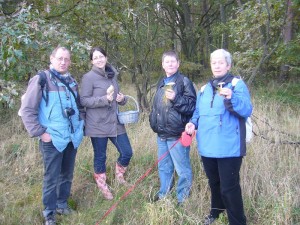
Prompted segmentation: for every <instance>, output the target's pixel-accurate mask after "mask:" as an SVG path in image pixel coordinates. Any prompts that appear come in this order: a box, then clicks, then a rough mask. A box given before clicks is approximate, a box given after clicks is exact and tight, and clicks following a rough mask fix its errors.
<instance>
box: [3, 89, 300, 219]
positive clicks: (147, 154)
mask: <svg viewBox="0 0 300 225" xmlns="http://www.w3.org/2000/svg"><path fill="white" fill-rule="evenodd" d="M122 89H123V90H126V92H127V93H126V94H128V93H133V89H132V88H131V87H129V86H124V87H122ZM124 92H125V91H124ZM132 96H134V95H133V94H132ZM254 106H255V109H254V115H255V117H254V118H253V120H254V132H255V133H257V134H258V135H257V136H255V137H254V139H253V141H252V142H251V143H250V144H249V145H248V154H247V156H246V157H245V159H244V162H243V165H242V170H241V185H242V190H243V196H244V203H245V210H246V215H247V218H248V224H249V225H270V224H274V225H275V224H276V225H281V224H282V225H290V224H300V223H299V221H300V186H299V183H300V175H299V174H300V169H299V161H300V154H299V153H300V150H299V145H295V144H289V143H286V144H282V143H281V142H284V141H297V140H298V141H299V140H300V138H299V134H300V120H299V118H300V115H299V114H300V111H299V109H297V110H292V108H291V107H289V106H288V105H281V104H278V103H276V102H275V101H274V102H272V101H271V100H270V101H268V102H262V101H261V100H258V98H254ZM13 113H15V114H16V112H13ZM0 126H1V130H2V133H1V134H0V140H1V144H0V148H1V149H0V200H1V202H2V204H1V205H0V224H11V225H13V224H42V221H43V219H42V216H41V211H42V207H43V206H42V203H41V185H42V174H43V167H42V161H41V156H40V153H39V150H38V145H37V141H36V140H35V139H30V138H28V135H27V133H26V132H25V130H24V129H23V126H22V124H21V120H20V119H19V118H18V117H17V116H16V115H14V116H11V117H10V119H9V120H6V121H2V123H1V125H0ZM127 131H128V135H129V137H130V141H131V144H132V147H133V149H134V157H133V159H132V161H131V164H130V167H129V169H128V173H127V179H128V181H129V183H130V184H131V185H133V184H134V183H135V182H136V181H137V180H138V179H139V177H140V176H142V175H143V174H144V173H145V172H146V171H147V169H149V168H151V167H152V166H153V165H154V162H155V160H156V159H157V156H156V140H155V134H154V133H153V132H152V130H151V129H150V127H149V124H148V116H147V115H146V114H141V115H140V120H139V123H138V124H131V125H128V126H127ZM191 158H192V167H193V172H194V183H193V188H192V194H191V197H190V198H189V201H188V202H187V203H186V204H185V205H184V207H183V208H177V207H176V203H177V202H176V198H175V193H172V194H171V195H170V196H169V197H168V198H166V199H165V200H163V201H160V202H156V203H152V202H151V198H152V197H153V195H154V194H155V192H156V191H157V190H158V186H159V180H158V175H157V168H156V167H155V168H153V170H152V172H151V173H150V174H149V175H148V176H147V177H146V178H145V179H144V180H143V181H142V182H141V183H139V184H138V185H137V186H136V187H135V189H134V190H133V191H132V192H131V193H130V194H129V195H128V196H127V197H126V198H125V199H124V200H122V201H121V202H120V203H119V204H118V206H117V207H116V208H115V210H113V211H112V212H111V213H110V214H109V215H108V216H107V217H106V218H105V219H104V221H102V223H103V224H124V225H125V224H126V225H127V224H132V225H135V224H136V225H137V224H149V225H158V224H161V225H165V224H170V225H171V224H172V225H173V224H201V220H202V218H203V216H204V215H205V214H206V213H207V212H208V211H209V205H210V202H209V189H208V185H207V179H206V176H205V174H204V172H203V168H202V165H201V161H200V159H199V157H198V153H197V150H196V143H193V146H192V151H191ZM116 159H117V151H116V149H115V148H114V146H112V145H111V144H109V146H108V160H107V168H108V171H107V174H108V182H109V185H110V187H111V189H112V191H113V193H114V195H115V199H114V201H105V200H104V199H103V198H102V196H101V194H100V193H99V191H98V190H97V188H96V185H95V183H94V181H93V178H92V174H93V152H92V146H91V143H90V140H89V139H88V138H85V139H84V141H83V143H82V144H81V146H80V149H79V150H78V155H77V159H76V170H75V178H74V182H73V188H72V196H71V199H70V204H71V206H72V207H73V208H75V209H76V210H77V213H76V214H74V215H72V216H70V217H65V218H63V217H62V218H60V217H59V218H58V219H59V224H65V225H67V224H72V225H73V224H78V225H79V224H81V225H83V224H84V225H93V224H96V222H98V221H100V219H101V218H102V216H103V215H104V214H105V212H106V211H107V210H108V209H109V208H110V207H111V206H112V205H113V204H114V203H116V202H117V201H118V200H119V198H120V197H121V196H122V195H123V194H124V193H125V192H126V191H127V190H128V187H121V186H119V185H118V184H117V183H115V181H114V179H113V178H114V175H113V174H114V164H115V161H116ZM102 223H101V224H102ZM215 224H216V225H220V224H228V222H227V218H226V215H225V216H223V217H222V218H220V219H219V220H218V221H217V222H216V223H215Z"/></svg>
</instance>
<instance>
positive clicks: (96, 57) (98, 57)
mask: <svg viewBox="0 0 300 225" xmlns="http://www.w3.org/2000/svg"><path fill="white" fill-rule="evenodd" d="M104 58H105V56H104V55H100V56H95V57H93V60H97V59H104Z"/></svg>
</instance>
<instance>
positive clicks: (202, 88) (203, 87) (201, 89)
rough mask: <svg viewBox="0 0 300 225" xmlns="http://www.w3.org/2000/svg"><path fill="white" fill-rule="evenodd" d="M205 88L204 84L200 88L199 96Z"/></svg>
mask: <svg viewBox="0 0 300 225" xmlns="http://www.w3.org/2000/svg"><path fill="white" fill-rule="evenodd" d="M205 87H206V84H204V85H203V86H202V87H201V88H200V95H202V93H203V92H204V89H205Z"/></svg>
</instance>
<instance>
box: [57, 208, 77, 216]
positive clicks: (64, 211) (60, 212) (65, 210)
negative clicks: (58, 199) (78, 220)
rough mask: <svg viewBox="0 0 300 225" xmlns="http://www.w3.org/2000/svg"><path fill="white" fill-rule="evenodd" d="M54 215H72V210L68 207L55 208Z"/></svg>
mask: <svg viewBox="0 0 300 225" xmlns="http://www.w3.org/2000/svg"><path fill="white" fill-rule="evenodd" d="M56 213H57V214H58V215H70V214H72V213H74V210H73V209H71V208H70V207H67V208H57V209H56Z"/></svg>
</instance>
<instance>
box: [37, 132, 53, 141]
mask: <svg viewBox="0 0 300 225" xmlns="http://www.w3.org/2000/svg"><path fill="white" fill-rule="evenodd" d="M40 138H41V140H42V141H43V142H50V141H51V140H52V139H51V136H50V134H48V133H46V132H45V133H43V134H42V135H41V136H40Z"/></svg>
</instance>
